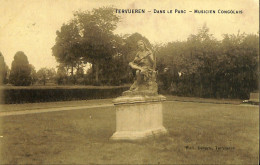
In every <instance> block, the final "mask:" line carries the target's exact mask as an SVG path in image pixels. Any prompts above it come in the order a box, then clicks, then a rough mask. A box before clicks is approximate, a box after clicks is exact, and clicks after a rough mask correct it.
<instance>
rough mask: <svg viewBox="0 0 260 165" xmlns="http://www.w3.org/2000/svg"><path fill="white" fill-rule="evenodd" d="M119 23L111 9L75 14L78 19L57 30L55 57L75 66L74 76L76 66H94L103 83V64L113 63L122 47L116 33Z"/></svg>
mask: <svg viewBox="0 0 260 165" xmlns="http://www.w3.org/2000/svg"><path fill="white" fill-rule="evenodd" d="M118 21H119V18H118V16H116V15H115V13H114V9H113V8H111V7H103V8H99V9H93V10H92V11H91V12H90V11H86V12H82V11H78V12H75V14H74V19H72V20H71V21H70V22H69V23H68V24H64V25H63V26H62V27H61V30H60V31H57V33H56V34H57V37H56V43H55V45H54V47H53V48H52V52H53V55H54V56H55V58H56V60H57V61H58V62H59V63H60V64H62V65H69V66H71V76H72V77H73V73H74V67H77V66H78V65H80V64H81V63H82V62H84V63H85V64H86V63H88V62H89V63H91V64H92V66H93V70H94V72H95V80H96V84H99V74H100V70H101V69H102V65H101V64H103V63H105V62H106V61H108V60H111V57H112V56H113V55H114V54H115V53H116V49H117V48H118V44H117V37H116V36H115V35H114V34H113V31H114V30H115V28H116V25H117V22H118Z"/></svg>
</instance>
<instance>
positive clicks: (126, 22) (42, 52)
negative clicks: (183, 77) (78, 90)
mask: <svg viewBox="0 0 260 165" xmlns="http://www.w3.org/2000/svg"><path fill="white" fill-rule="evenodd" d="M103 6H114V7H115V8H117V9H145V11H146V12H145V13H135V14H122V13H121V14H119V13H118V15H119V16H120V17H121V21H120V22H119V23H118V27H117V29H116V30H115V33H117V34H131V33H135V32H138V33H140V34H142V35H143V36H145V37H146V38H148V39H149V41H150V42H151V43H166V42H171V41H177V40H179V41H180V40H186V39H187V37H188V36H189V35H190V34H196V33H197V32H198V29H199V28H201V27H202V26H203V25H204V24H206V25H207V27H208V28H209V29H210V33H211V34H213V35H214V36H215V37H216V38H217V39H221V38H222V35H223V34H237V33H238V31H240V33H243V32H245V33H248V34H249V33H250V34H251V33H253V34H258V32H259V1H258V0H217V1H215V0H185V1H183V0H161V1H158V0H142V1H140V0H127V1H125V0H95V1H94V0H41V1H39V0H0V52H2V54H3V56H4V58H5V62H6V64H7V65H8V66H9V68H11V63H12V61H13V57H14V54H15V53H16V52H17V51H23V52H24V53H25V54H26V55H27V57H28V60H29V62H30V64H32V65H34V66H35V68H36V70H39V69H40V68H42V67H48V68H51V67H53V68H56V66H57V65H58V63H57V62H56V60H55V58H54V57H53V56H52V51H51V48H52V47H53V45H54V44H55V38H56V31H57V30H60V27H61V26H62V24H63V23H66V22H68V21H69V20H71V19H72V18H73V12H74V11H78V10H82V11H85V10H92V9H93V8H99V7H103ZM154 9H156V10H166V11H167V10H173V12H174V11H175V9H178V10H186V11H187V13H186V14H175V13H172V14H167V13H154ZM195 9H198V10H215V11H216V12H218V10H219V9H220V10H242V11H243V13H242V14H218V13H216V14H195V13H193V12H192V13H189V12H188V11H194V10H195ZM148 11H151V12H148Z"/></svg>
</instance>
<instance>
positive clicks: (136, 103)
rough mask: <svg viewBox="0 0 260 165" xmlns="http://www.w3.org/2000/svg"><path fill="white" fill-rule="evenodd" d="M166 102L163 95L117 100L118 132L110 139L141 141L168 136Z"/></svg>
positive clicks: (123, 97) (125, 97)
mask: <svg viewBox="0 0 260 165" xmlns="http://www.w3.org/2000/svg"><path fill="white" fill-rule="evenodd" d="M164 100H165V97H164V96H162V95H157V96H131V97H130V96H122V97H118V98H116V99H115V100H114V104H115V109H116V132H115V133H114V134H113V135H112V137H111V138H110V139H111V140H141V139H145V138H148V137H153V136H159V135H163V134H166V133H167V130H166V129H165V128H164V127H163V115H162V102H163V101H164Z"/></svg>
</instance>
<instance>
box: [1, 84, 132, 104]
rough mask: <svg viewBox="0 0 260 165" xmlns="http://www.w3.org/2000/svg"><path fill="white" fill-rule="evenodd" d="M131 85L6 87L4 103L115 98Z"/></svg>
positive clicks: (2, 101) (3, 90)
mask: <svg viewBox="0 0 260 165" xmlns="http://www.w3.org/2000/svg"><path fill="white" fill-rule="evenodd" d="M128 89H129V87H112V88H111V87H109V88H90V89H89V88H54V89H53V88H6V89H0V90H2V92H3V98H2V100H1V101H0V102H1V103H2V104H3V103H4V104H20V103H36V102H55V101H71V100H86V99H87V100H89V99H105V98H115V97H118V96H120V95H121V94H122V92H123V91H126V90H128Z"/></svg>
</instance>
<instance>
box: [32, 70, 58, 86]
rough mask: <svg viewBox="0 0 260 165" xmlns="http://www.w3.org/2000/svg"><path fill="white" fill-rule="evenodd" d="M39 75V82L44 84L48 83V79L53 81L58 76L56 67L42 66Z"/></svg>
mask: <svg viewBox="0 0 260 165" xmlns="http://www.w3.org/2000/svg"><path fill="white" fill-rule="evenodd" d="M37 77H38V80H39V82H41V83H43V85H45V84H46V82H47V81H52V80H54V79H55V77H56V71H55V69H54V68H51V69H49V68H46V67H45V68H41V69H39V70H38V72H37Z"/></svg>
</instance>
